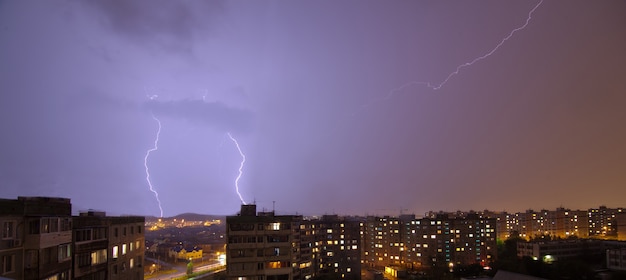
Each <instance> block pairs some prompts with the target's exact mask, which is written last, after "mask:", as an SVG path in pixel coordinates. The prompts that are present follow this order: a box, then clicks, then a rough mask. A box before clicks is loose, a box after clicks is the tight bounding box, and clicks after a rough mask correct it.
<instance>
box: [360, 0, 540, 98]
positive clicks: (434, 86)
mask: <svg viewBox="0 0 626 280" xmlns="http://www.w3.org/2000/svg"><path fill="white" fill-rule="evenodd" d="M542 3H543V0H540V1H539V3H537V4H536V5H535V6H534V7H533V8H532V9H531V10H530V11H529V12H528V16H527V17H526V21H525V22H524V24H522V25H521V26H519V27H517V28H515V29H513V30H511V32H509V34H508V35H507V36H505V37H504V38H502V40H500V42H499V43H498V44H497V45H496V46H495V47H493V48H492V49H491V50H490V51H488V52H487V53H485V54H483V55H481V56H479V57H476V58H474V59H473V60H471V61H469V62H466V63H463V64H460V65H459V66H457V67H456V69H455V70H454V71H452V72H450V74H448V76H447V77H446V78H445V79H443V81H441V82H440V83H438V84H437V83H431V82H419V81H411V82H408V83H405V84H403V85H401V86H399V87H397V88H395V89H393V90H391V91H390V92H389V93H388V94H387V95H386V96H385V98H383V99H389V98H391V97H392V96H393V95H394V94H396V93H398V92H401V91H402V90H404V89H405V88H408V87H410V86H414V85H422V86H426V87H427V88H430V89H432V90H438V89H440V88H442V87H443V86H444V85H446V83H448V81H449V80H450V79H452V77H454V76H456V75H458V74H459V73H460V72H461V69H463V68H465V67H469V66H472V65H473V64H474V63H477V62H479V61H481V60H483V59H486V58H488V57H489V56H491V55H492V54H494V53H495V52H496V51H497V50H498V49H499V48H500V47H501V46H502V45H504V43H506V42H507V41H508V40H509V39H511V37H513V35H515V33H517V32H518V31H521V30H523V29H524V28H526V26H528V24H529V23H530V20H531V19H532V15H533V13H534V12H535V10H537V9H538V8H539V6H541V4H542ZM363 107H367V105H366V106H363Z"/></svg>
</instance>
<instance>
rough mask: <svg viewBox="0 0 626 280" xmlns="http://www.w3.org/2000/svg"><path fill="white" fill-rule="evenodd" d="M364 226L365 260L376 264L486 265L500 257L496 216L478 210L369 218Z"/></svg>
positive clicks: (417, 266)
mask: <svg viewBox="0 0 626 280" xmlns="http://www.w3.org/2000/svg"><path fill="white" fill-rule="evenodd" d="M364 228H365V231H364V233H363V234H364V235H365V246H366V247H365V248H364V250H365V253H364V255H365V256H366V259H364V263H366V264H367V265H368V266H372V267H382V266H398V267H410V268H419V267H433V266H446V267H448V266H450V265H452V266H454V265H457V264H464V265H467V264H474V263H478V264H482V265H486V264H488V263H490V262H491V261H493V260H494V259H495V256H496V230H495V228H496V225H495V219H494V218H484V217H481V216H479V215H478V214H475V213H473V214H472V213H463V214H460V213H456V214H454V215H449V214H446V213H436V214H435V213H432V215H428V217H426V218H420V219H416V218H415V216H412V215H411V216H409V215H402V216H400V217H398V218H396V217H368V218H367V221H366V226H365V227H364Z"/></svg>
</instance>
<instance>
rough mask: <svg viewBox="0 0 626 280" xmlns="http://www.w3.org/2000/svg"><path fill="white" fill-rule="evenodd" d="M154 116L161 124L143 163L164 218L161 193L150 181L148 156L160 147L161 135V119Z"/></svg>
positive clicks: (147, 179)
mask: <svg viewBox="0 0 626 280" xmlns="http://www.w3.org/2000/svg"><path fill="white" fill-rule="evenodd" d="M152 118H153V119H154V120H155V121H156V122H157V124H158V125H159V129H158V130H157V133H156V137H155V138H154V147H152V148H150V149H149V150H148V151H146V156H145V157H144V158H143V165H144V167H146V181H147V182H148V186H149V187H150V191H151V192H152V193H154V197H156V200H157V203H159V210H160V211H161V216H160V217H161V218H163V208H162V207H161V200H160V199H159V193H158V192H157V191H156V190H154V186H152V182H151V181H150V171H149V169H148V158H149V157H150V153H152V152H154V151H156V150H158V149H159V136H160V135H161V121H159V119H157V117H155V116H154V115H152Z"/></svg>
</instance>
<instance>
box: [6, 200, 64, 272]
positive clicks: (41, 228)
mask: <svg viewBox="0 0 626 280" xmlns="http://www.w3.org/2000/svg"><path fill="white" fill-rule="evenodd" d="M71 208H72V207H71V204H70V200H69V199H67V198H52V197H18V198H17V199H1V200H0V209H2V210H0V221H1V222H0V223H1V224H2V227H3V233H2V235H3V238H2V242H1V244H0V259H1V260H2V273H0V276H2V277H6V278H15V279H45V278H50V277H53V278H56V279H61V280H62V279H71V265H72V261H71V259H72V256H71V247H72V217H71Z"/></svg>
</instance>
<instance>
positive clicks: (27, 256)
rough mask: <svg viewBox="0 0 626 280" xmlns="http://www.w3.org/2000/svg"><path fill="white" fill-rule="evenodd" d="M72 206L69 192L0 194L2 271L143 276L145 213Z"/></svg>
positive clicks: (19, 275)
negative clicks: (85, 210) (136, 214)
mask: <svg viewBox="0 0 626 280" xmlns="http://www.w3.org/2000/svg"><path fill="white" fill-rule="evenodd" d="M71 210H72V206H71V203H70V199H68V198H52V197H18V198H17V199H0V225H2V229H3V235H2V240H1V241H2V242H0V259H2V271H1V273H0V277H5V278H10V279H56V280H63V279H143V268H142V263H143V258H144V250H143V247H144V242H145V241H144V233H143V228H144V223H145V218H144V217H106V216H105V215H104V213H102V212H100V213H97V212H96V213H94V212H89V213H84V214H83V213H81V215H80V216H77V217H72V216H71V212H72V211H71Z"/></svg>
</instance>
